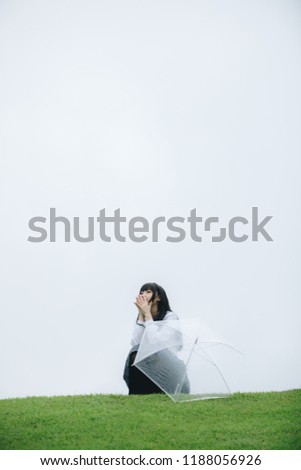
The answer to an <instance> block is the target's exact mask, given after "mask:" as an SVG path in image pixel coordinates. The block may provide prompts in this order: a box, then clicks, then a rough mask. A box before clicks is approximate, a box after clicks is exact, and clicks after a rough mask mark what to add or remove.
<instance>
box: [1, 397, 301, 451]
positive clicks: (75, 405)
mask: <svg viewBox="0 0 301 470" xmlns="http://www.w3.org/2000/svg"><path fill="white" fill-rule="evenodd" d="M0 423H1V424H0V448H1V449H61V450H63V449H82V450H88V449H128V450H129V449H196V450H197V449H204V450H206V449H208V450H209V449H230V450H234V449H241V450H243V449H260V450H262V449H301V390H290V391H287V392H268V393H236V394H234V395H233V396H231V397H229V398H225V399H219V400H205V401H195V402H190V403H177V404H175V403H173V402H172V401H171V400H170V399H169V398H168V397H166V396H165V395H148V396H122V395H86V396H58V397H33V398H18V399H7V400H0Z"/></svg>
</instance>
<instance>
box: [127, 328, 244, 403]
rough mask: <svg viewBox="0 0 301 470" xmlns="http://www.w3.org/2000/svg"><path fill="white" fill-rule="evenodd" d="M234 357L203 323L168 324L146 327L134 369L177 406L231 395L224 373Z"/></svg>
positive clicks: (231, 349) (230, 348)
mask: <svg viewBox="0 0 301 470" xmlns="http://www.w3.org/2000/svg"><path fill="white" fill-rule="evenodd" d="M233 353H239V351H237V350H236V349H235V348H234V347H233V346H231V345H230V344H227V342H225V341H224V340H223V339H222V338H220V337H218V336H217V335H216V334H215V333H213V332H212V331H210V330H209V329H208V327H205V326H204V325H202V324H201V322H200V321H199V320H173V321H172V320H169V321H167V320H166V321H160V322H151V323H150V324H148V325H147V326H146V328H145V331H144V334H143V337H142V341H141V343H140V346H139V350H138V352H137V355H136V358H135V362H134V364H133V366H136V367H137V368H138V369H139V370H141V371H142V372H143V373H144V374H145V375H146V376H147V377H149V378H150V379H151V380H152V381H153V382H154V383H155V384H157V385H158V387H160V388H161V390H162V391H163V392H165V393H166V394H167V395H169V396H170V398H171V399H172V400H174V401H176V402H178V401H191V400H204V399H208V398H224V397H228V396H230V395H231V391H230V389H229V387H228V384H227V382H226V379H225V377H224V375H223V373H222V369H223V368H224V367H226V365H227V368H228V369H229V364H231V362H232V363H233V360H234V359H233ZM229 361H230V362H229Z"/></svg>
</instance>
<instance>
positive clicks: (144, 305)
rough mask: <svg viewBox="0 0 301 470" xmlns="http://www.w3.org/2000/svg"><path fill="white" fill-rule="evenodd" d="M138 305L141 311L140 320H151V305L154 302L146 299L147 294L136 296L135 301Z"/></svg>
mask: <svg viewBox="0 0 301 470" xmlns="http://www.w3.org/2000/svg"><path fill="white" fill-rule="evenodd" d="M134 304H135V305H136V307H137V308H138V312H139V320H141V321H145V320H151V319H152V314H151V306H152V302H151V301H150V302H149V303H148V301H147V300H146V298H145V296H144V295H143V294H139V295H138V296H137V297H136V301H135V302H134Z"/></svg>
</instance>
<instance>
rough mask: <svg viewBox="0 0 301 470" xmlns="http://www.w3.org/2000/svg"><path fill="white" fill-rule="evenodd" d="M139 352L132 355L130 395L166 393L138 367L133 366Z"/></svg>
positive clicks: (130, 363) (130, 362)
mask: <svg viewBox="0 0 301 470" xmlns="http://www.w3.org/2000/svg"><path fill="white" fill-rule="evenodd" d="M136 354H137V352H132V353H131V354H130V361H129V383H128V387H129V395H148V394H151V393H164V392H163V391H162V390H161V388H159V387H158V386H157V385H156V384H155V383H154V382H153V381H152V380H150V379H149V378H148V377H147V376H146V375H145V374H143V372H141V371H140V370H139V369H138V368H137V367H136V366H132V364H133V362H134V361H135V357H136Z"/></svg>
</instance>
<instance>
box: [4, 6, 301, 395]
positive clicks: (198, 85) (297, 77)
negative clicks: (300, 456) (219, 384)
mask: <svg viewBox="0 0 301 470" xmlns="http://www.w3.org/2000/svg"><path fill="white" fill-rule="evenodd" d="M300 20H301V8H300V3H299V2H297V1H292V0H290V1H289V0H282V1H272V0H271V1H268V0H265V1H264V0H260V1H259V0H258V1H242V0H236V1H233V0H230V1H227V2H224V1H222V0H220V1H209V0H208V1H199V0H198V1H193V0H190V1H189V0H185V1H184V0H183V1H174V0H173V1H171V0H170V1H167V0H163V1H162V0H160V1H159V0H152V1H148V0H136V1H132V0H127V1H126V2H125V1H122V0H119V1H114V0H107V1H96V0H95V1H92V0H85V1H83V0H82V1H74V0H72V1H71V0H70V1H66V0H52V1H48V2H39V1H28V2H23V1H14V0H10V1H8V0H6V1H2V2H1V7H0V44H1V46H0V64H1V71H0V77H1V87H0V100H1V107H0V121H1V122H0V124H1V126H0V127H1V131H0V132H1V134H0V154H1V160H0V162H1V163H0V165H1V175H0V185H1V187H0V195H1V220H2V223H1V233H0V237H1V239H0V241H1V244H0V259H1V262H0V277H1V297H0V311H1V330H0V348H1V350H0V367H1V370H0V376H1V385H0V397H1V398H7V397H18V396H32V395H67V394H86V393H87V394H88V393H127V388H126V386H125V384H124V382H123V379H122V372H123V364H124V360H125V357H126V354H127V352H128V350H129V347H130V344H129V343H130V337H131V331H132V327H133V323H134V321H135V318H136V307H135V306H134V305H133V301H134V297H135V295H136V293H137V291H138V289H139V288H140V286H141V285H142V284H143V283H144V282H148V281H155V282H157V283H159V284H161V285H162V286H163V287H164V288H165V289H166V292H167V294H168V297H169V299H170V303H171V307H172V309H173V310H174V311H175V312H177V313H178V315H179V316H180V317H181V318H189V317H200V318H201V319H202V321H204V323H205V324H206V325H208V326H210V327H211V328H212V329H216V331H218V332H220V333H221V334H222V335H223V336H224V337H225V338H227V339H229V341H230V342H232V343H234V344H235V345H236V347H238V348H239V349H240V350H242V351H243V352H244V358H243V359H242V358H240V359H239V360H238V361H237V362H236V363H235V364H233V367H232V373H231V374H230V375H231V376H230V378H229V385H230V388H232V391H266V390H286V389H290V388H297V387H301V377H300V352H301V345H300V329H301V321H300V304H301V301H300V235H301V233H300V232H301V231H300V209H299V202H300V150H301V148H300V147H301V145H300V109H301V89H300V83H301V66H300V57H301V50H300V49H301V41H300V39H301V28H300ZM252 206H257V207H259V214H260V216H261V217H262V218H263V217H265V216H267V215H272V216H273V219H272V221H271V222H270V223H269V224H268V225H267V229H268V231H269V233H270V235H271V236H272V237H273V239H274V241H273V242H270V243H268V242H267V241H265V240H264V239H263V238H262V237H260V239H259V241H258V242H251V241H250V240H248V241H247V242H244V243H233V242H231V241H230V240H227V241H225V242H222V243H208V242H207V243H196V242H193V241H191V240H189V238H187V239H186V240H185V241H183V242H181V243H168V242H165V241H164V237H163V240H161V241H160V242H159V243H156V244H155V243H152V242H150V241H147V242H144V243H134V242H131V241H127V242H126V243H119V242H116V241H115V242H112V243H104V242H102V241H101V240H99V239H96V240H95V241H94V242H91V243H86V244H85V243H78V242H76V241H72V242H71V243H64V242H63V241H57V242H56V243H49V241H45V242H43V243H29V242H28V241H27V237H28V236H29V235H32V233H31V232H30V231H29V228H28V221H29V219H30V218H31V217H35V216H44V217H49V208H50V207H55V208H56V209H57V213H58V214H59V215H64V216H66V217H69V218H73V217H75V216H79V217H80V218H81V221H82V223H83V225H82V227H83V228H82V232H83V234H84V231H85V230H86V228H87V225H86V224H85V222H86V220H87V217H88V216H93V217H97V215H98V211H99V210H100V209H102V208H106V210H107V213H108V215H113V211H114V209H117V208H120V209H121V213H122V215H124V216H126V217H127V219H128V220H129V219H130V218H131V217H134V216H137V215H141V216H145V217H146V218H148V219H149V220H150V221H151V220H152V219H153V218H155V217H157V216H162V215H163V216H166V217H172V216H182V217H187V216H188V215H189V212H190V210H191V209H193V208H196V209H197V213H198V215H200V216H203V217H210V216H219V217H220V218H221V220H224V221H228V220H229V219H230V218H231V217H233V216H243V217H246V218H249V219H250V217H251V208H252Z"/></svg>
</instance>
